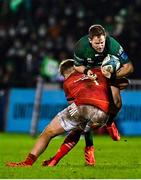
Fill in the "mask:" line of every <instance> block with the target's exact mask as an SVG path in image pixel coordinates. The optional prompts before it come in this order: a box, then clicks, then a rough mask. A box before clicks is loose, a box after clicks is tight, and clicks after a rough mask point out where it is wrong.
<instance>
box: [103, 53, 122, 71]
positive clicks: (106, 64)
mask: <svg viewBox="0 0 141 180" xmlns="http://www.w3.org/2000/svg"><path fill="white" fill-rule="evenodd" d="M101 66H102V68H103V69H104V70H106V71H108V72H110V73H113V72H115V71H118V70H119V68H120V66H121V64H120V61H119V58H118V57H116V56H114V55H111V54H108V55H107V56H106V57H105V58H104V60H103V62H102V65H101Z"/></svg>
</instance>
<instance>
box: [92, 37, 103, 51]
mask: <svg viewBox="0 0 141 180" xmlns="http://www.w3.org/2000/svg"><path fill="white" fill-rule="evenodd" d="M89 41H90V43H91V45H92V47H93V48H94V49H95V50H96V51H97V52H99V53H101V52H103V51H104V48H105V36H104V35H101V36H99V37H98V36H94V37H93V39H89Z"/></svg>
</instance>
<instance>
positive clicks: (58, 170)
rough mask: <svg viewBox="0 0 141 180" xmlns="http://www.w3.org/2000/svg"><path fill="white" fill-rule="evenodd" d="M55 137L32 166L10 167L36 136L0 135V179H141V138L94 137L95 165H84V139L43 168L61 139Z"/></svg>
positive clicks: (17, 160) (19, 158)
mask: <svg viewBox="0 0 141 180" xmlns="http://www.w3.org/2000/svg"><path fill="white" fill-rule="evenodd" d="M63 139H64V137H62V136H61V137H59V138H55V139H53V140H52V142H51V143H50V144H49V147H48V149H47V150H46V151H45V152H44V153H43V154H42V155H41V156H40V158H39V159H38V161H37V162H36V163H35V165H34V166H33V167H28V168H24V167H22V168H18V167H16V168H10V167H6V166H5V163H6V162H7V161H15V162H19V161H21V160H23V159H24V158H25V157H26V155H27V154H28V153H29V151H30V150H31V148H32V146H33V144H34V143H35V141H36V139H33V138H31V137H30V136H29V135H23V134H19V135H18V134H6V133H1V134H0V178H2V179H5V178H6V179H30V178H31V179H123V178H124V179H126V178H127V179H130V178H132V179H141V137H122V138H121V141H119V142H114V141H112V139H111V138H110V137H109V136H96V137H95V138H94V144H95V157H96V161H97V162H96V166H95V167H88V166H85V164H84V146H85V143H84V139H83V138H82V139H80V141H79V143H78V144H77V145H76V147H75V148H74V149H73V150H72V151H71V152H70V153H69V154H68V155H66V156H65V157H64V158H63V159H62V160H61V161H60V162H59V164H58V165H57V166H55V167H42V166H41V162H42V161H43V160H44V159H48V158H50V157H51V156H52V155H53V154H54V153H55V152H56V150H57V149H58V147H59V146H60V144H61V143H62V142H63Z"/></svg>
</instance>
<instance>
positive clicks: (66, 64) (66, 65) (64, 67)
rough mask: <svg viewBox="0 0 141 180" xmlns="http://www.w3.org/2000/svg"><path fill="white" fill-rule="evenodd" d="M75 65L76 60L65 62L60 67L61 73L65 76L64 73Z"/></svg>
mask: <svg viewBox="0 0 141 180" xmlns="http://www.w3.org/2000/svg"><path fill="white" fill-rule="evenodd" d="M73 65H74V60H73V59H66V60H63V61H62V62H61V63H60V65H59V73H60V74H61V75H63V76H64V71H66V70H67V69H69V68H71V67H73Z"/></svg>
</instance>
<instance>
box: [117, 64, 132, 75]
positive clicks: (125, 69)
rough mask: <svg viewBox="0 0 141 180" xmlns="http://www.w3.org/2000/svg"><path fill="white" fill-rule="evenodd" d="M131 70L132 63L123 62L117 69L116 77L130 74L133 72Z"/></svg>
mask: <svg viewBox="0 0 141 180" xmlns="http://www.w3.org/2000/svg"><path fill="white" fill-rule="evenodd" d="M133 71H134V67H133V65H132V63H127V64H124V65H123V66H122V67H121V68H120V69H119V71H117V73H116V77H117V78H121V77H125V76H128V75H130V74H131V73H133Z"/></svg>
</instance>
